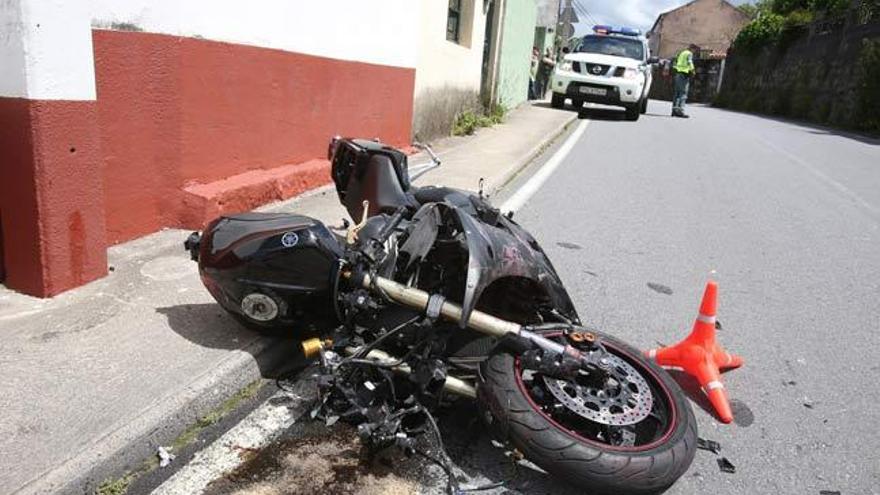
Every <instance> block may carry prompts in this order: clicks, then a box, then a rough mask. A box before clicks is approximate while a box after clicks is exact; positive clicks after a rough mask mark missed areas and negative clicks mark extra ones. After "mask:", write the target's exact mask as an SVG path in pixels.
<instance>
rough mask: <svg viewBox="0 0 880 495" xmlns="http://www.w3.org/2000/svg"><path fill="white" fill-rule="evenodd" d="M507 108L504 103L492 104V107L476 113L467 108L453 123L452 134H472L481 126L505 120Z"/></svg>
mask: <svg viewBox="0 0 880 495" xmlns="http://www.w3.org/2000/svg"><path fill="white" fill-rule="evenodd" d="M506 112H507V110H506V109H505V108H504V106H502V105H492V107H491V108H489V109H487V110H483V112H481V113H475V112H473V111H471V110H466V111H464V112H462V113H460V114H458V116H457V117H456V118H455V122H453V124H452V135H454V136H470V135H471V134H473V133H474V131H476V130H477V129H479V128H480V127H491V126H493V125H495V124H500V123H501V122H503V121H504V114H505V113H506Z"/></svg>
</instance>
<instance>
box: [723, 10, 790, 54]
mask: <svg viewBox="0 0 880 495" xmlns="http://www.w3.org/2000/svg"><path fill="white" fill-rule="evenodd" d="M784 27H785V17H783V16H781V15H779V14H774V13H765V14H761V15H759V16H758V17H757V18H756V19H754V20H753V21H752V22H750V23H748V24H746V25H745V27H743V28H742V30H740V32H739V34H738V35H737V36H736V39H735V40H734V42H733V44H734V46H735V47H736V48H737V49H740V50H743V51H745V52H749V53H754V52H756V51H757V50H759V49H760V48H761V47H764V46H767V45H769V44H772V43H775V42H777V41H779V38H780V37H781V36H782V29H783V28H784Z"/></svg>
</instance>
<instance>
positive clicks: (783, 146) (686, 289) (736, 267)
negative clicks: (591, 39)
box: [517, 103, 880, 494]
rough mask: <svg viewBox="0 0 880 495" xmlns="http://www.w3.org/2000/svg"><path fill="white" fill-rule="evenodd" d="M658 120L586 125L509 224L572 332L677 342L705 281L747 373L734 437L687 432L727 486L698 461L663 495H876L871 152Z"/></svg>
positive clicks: (699, 119) (718, 428)
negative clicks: (544, 266) (564, 293)
mask: <svg viewBox="0 0 880 495" xmlns="http://www.w3.org/2000/svg"><path fill="white" fill-rule="evenodd" d="M668 108H669V107H668V105H664V104H662V103H653V104H652V105H651V107H650V109H649V115H646V116H644V117H643V118H642V119H641V120H640V121H639V122H638V123H636V124H635V125H634V124H633V123H631V122H626V121H618V120H615V117H617V115H618V114H616V112H604V111H592V112H588V116H589V117H592V118H593V119H594V121H593V122H591V123H590V124H589V127H588V129H587V132H586V133H585V134H584V136H583V138H582V139H581V140H580V141H579V142H578V143H577V145H576V146H575V147H574V149H573V150H572V153H571V154H570V155H569V156H568V158H567V159H566V160H565V161H564V163H563V164H562V165H561V166H560V167H559V169H558V170H557V171H556V172H555V173H554V175H553V176H551V177H550V179H549V180H548V181H547V182H546V183H545V184H544V186H543V187H542V188H541V190H540V191H539V192H538V193H537V194H536V195H535V196H533V197H532V198H531V200H530V201H529V202H528V203H527V204H526V206H525V207H524V209H523V210H522V211H521V212H520V213H519V214H518V215H517V219H518V220H519V221H520V222H521V223H522V224H524V225H525V226H526V227H527V228H528V229H530V230H531V231H532V233H533V234H534V235H535V237H536V238H537V239H540V240H541V242H542V243H543V245H544V246H545V248H546V249H547V251H548V254H549V255H550V257H551V259H553V260H554V261H555V263H556V265H557V267H558V269H559V271H560V273H561V275H562V278H563V279H564V281H565V283H566V284H567V286H568V288H569V290H570V292H571V293H572V297H573V298H574V300H575V303H576V305H577V307H578V308H579V309H580V312H581V317H582V318H583V319H584V320H585V321H588V322H591V323H593V324H595V325H596V326H598V327H599V328H601V329H604V330H605V331H607V332H611V333H614V334H616V335H619V336H620V337H623V338H624V339H625V340H627V341H630V342H632V343H634V344H635V345H637V346H640V347H642V348H650V347H655V346H656V343H657V342H658V341H659V342H663V343H672V342H675V341H676V340H678V339H680V338H682V337H683V336H684V335H685V334H686V333H687V329H688V328H689V327H690V325H691V323H692V319H693V317H694V316H695V312H696V310H697V307H698V304H699V298H700V296H701V293H702V288H703V285H704V284H705V281H706V279H707V278H708V277H709V274H710V272H711V271H713V270H714V271H716V272H717V274H716V275H715V278H716V279H717V280H718V283H719V294H720V295H719V320H721V321H722V322H723V325H724V330H723V331H721V332H719V338H720V340H721V342H722V344H723V345H724V346H726V347H727V349H729V350H731V351H734V352H736V353H739V354H740V355H742V356H743V357H744V358H745V360H746V364H745V366H744V367H743V368H742V369H740V370H736V371H732V372H730V373H727V374H726V375H725V376H724V381H725V382H726V384H727V387H728V390H729V393H730V395H731V397H732V399H734V400H735V401H736V404H737V406H736V410H735V413H736V416H737V422H738V423H739V424H734V425H731V426H724V425H720V424H719V423H717V422H715V421H714V420H713V418H712V417H711V416H710V415H709V414H707V413H705V412H704V411H702V410H700V409H699V408H697V417H698V421H699V427H700V433H701V435H702V436H705V437H708V438H712V439H715V440H717V441H719V442H721V444H722V446H723V454H724V455H725V456H727V457H728V458H729V459H730V460H731V461H732V462H733V463H734V464H735V465H736V467H737V472H736V474H733V475H730V474H724V473H721V472H719V470H718V466H717V465H716V464H715V459H714V457H713V456H712V455H710V454H709V453H707V452H700V453H699V454H698V456H697V459H696V460H695V462H694V464H693V466H692V467H691V469H690V472H689V473H688V474H687V475H686V476H685V477H684V478H683V479H682V480H681V481H680V482H679V483H677V484H676V486H675V487H674V489H673V490H671V491H670V493H676V494H678V493H680V494H686V493H687V494H690V493H716V494H728V493H729V494H740V493H803V494H807V493H814V494H815V493H819V491H820V490H839V491H841V493H878V490H880V455H878V454H877V453H876V451H875V449H874V448H873V447H872V446H873V445H876V444H877V443H878V442H880V433H878V429H877V427H876V425H877V423H878V420H880V413H878V412H877V401H878V398H880V333H878V331H880V328H878V322H880V305H878V296H880V143H878V142H871V141H869V140H865V139H860V138H857V137H848V136H845V135H840V134H834V133H829V132H828V131H825V130H820V129H816V128H812V127H806V126H801V125H796V124H792V123H788V122H782V121H778V120H773V119H768V118H762V117H757V116H751V115H746V114H739V113H733V112H727V111H722V110H717V109H712V108H698V107H692V108H691V109H690V112H691V114H692V115H693V118H691V119H689V120H682V119H672V118H668V117H666V115H667V114H666V112H667V111H668ZM560 243H565V244H564V246H569V247H563V245H560ZM575 245H576V246H577V248H576V249H571V247H573V246H575ZM648 284H651V285H653V286H654V287H655V288H659V286H663V287H667V288H669V289H671V291H672V293H671V294H665V293H663V292H658V291H657V290H654V289H652V288H650V287H649V285H648ZM660 290H661V291H662V288H661V289H660ZM667 292H668V291H667ZM752 418H753V419H752Z"/></svg>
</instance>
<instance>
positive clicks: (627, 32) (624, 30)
mask: <svg viewBox="0 0 880 495" xmlns="http://www.w3.org/2000/svg"><path fill="white" fill-rule="evenodd" d="M593 32H594V33H596V34H622V35H624V36H639V35H641V34H642V32H641V31H640V30H638V29H633V28H630V27H619V28H617V29H615V28H614V27H612V26H606V25H603V24H597V25H595V26H593Z"/></svg>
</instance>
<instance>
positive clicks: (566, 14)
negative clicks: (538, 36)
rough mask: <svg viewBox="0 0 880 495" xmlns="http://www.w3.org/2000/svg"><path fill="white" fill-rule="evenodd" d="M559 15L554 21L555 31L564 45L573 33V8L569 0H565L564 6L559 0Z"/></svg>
mask: <svg viewBox="0 0 880 495" xmlns="http://www.w3.org/2000/svg"><path fill="white" fill-rule="evenodd" d="M559 7H560V15H559V21H558V22H557V23H556V32H557V33H558V34H559V37H560V38H561V39H560V44H561V45H562V46H565V45H566V44H567V43H568V39H569V38H571V37H572V36H573V35H574V28H573V27H572V25H571V18H572V15H571V14H572V12H573V8H572V6H571V0H565V7H563V6H562V0H559Z"/></svg>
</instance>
